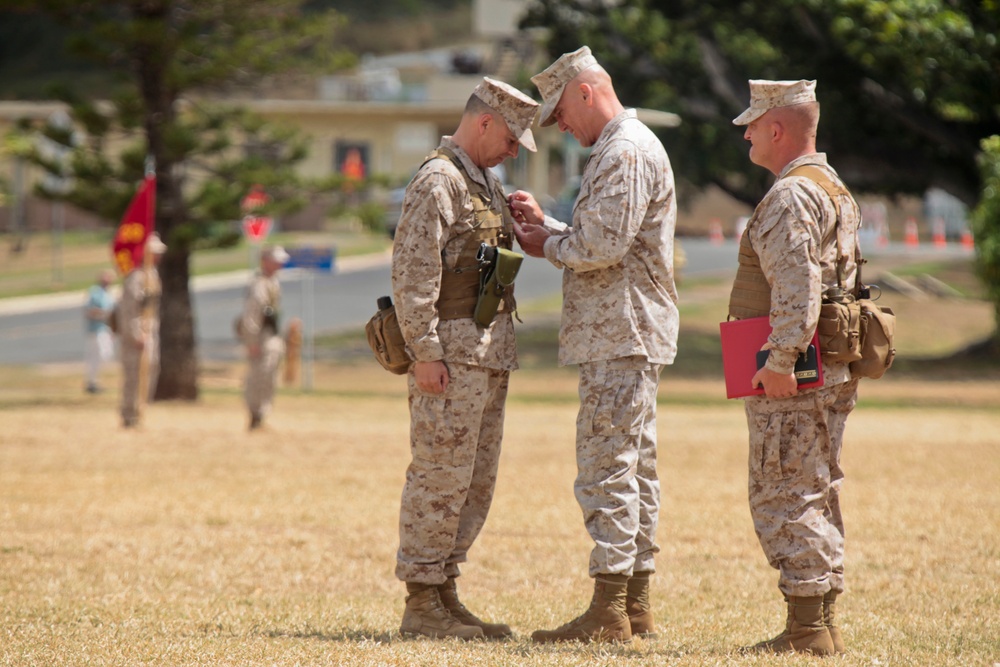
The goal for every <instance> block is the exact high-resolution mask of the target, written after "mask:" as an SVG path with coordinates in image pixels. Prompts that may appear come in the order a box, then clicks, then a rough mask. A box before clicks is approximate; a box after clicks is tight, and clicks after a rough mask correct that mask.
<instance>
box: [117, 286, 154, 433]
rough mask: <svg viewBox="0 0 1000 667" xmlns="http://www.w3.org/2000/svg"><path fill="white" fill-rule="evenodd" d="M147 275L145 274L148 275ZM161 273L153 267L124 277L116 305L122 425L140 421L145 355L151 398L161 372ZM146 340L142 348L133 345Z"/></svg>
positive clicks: (146, 378) (147, 398)
mask: <svg viewBox="0 0 1000 667" xmlns="http://www.w3.org/2000/svg"><path fill="white" fill-rule="evenodd" d="M147 272H148V273H147ZM161 291H162V286H161V284H160V274H159V272H158V271H157V270H156V268H155V267H150V268H149V269H144V268H137V269H133V270H132V271H130V272H129V274H128V275H127V276H125V280H124V282H123V284H122V295H121V298H120V300H119V302H118V322H119V325H118V326H119V329H118V332H119V335H120V336H121V358H122V402H121V415H122V422H123V423H124V424H125V425H133V424H135V423H136V421H137V420H138V419H139V393H140V385H141V384H143V383H142V382H141V379H142V377H141V376H142V373H141V370H140V369H141V368H142V365H143V355H146V360H145V363H146V377H145V385H146V387H147V391H148V394H147V396H146V400H149V399H150V398H152V395H153V393H154V392H155V391H156V381H157V379H158V378H159V373H160V294H161ZM144 337H145V339H146V344H145V347H144V348H143V349H140V348H138V347H137V346H136V345H137V343H138V342H139V341H141V340H142V339H143V338H144Z"/></svg>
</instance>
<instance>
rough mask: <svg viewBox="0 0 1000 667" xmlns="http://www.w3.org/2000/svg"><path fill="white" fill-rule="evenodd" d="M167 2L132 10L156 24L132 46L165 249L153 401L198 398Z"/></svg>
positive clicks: (168, 3) (157, 219)
mask: <svg viewBox="0 0 1000 667" xmlns="http://www.w3.org/2000/svg"><path fill="white" fill-rule="evenodd" d="M173 9H174V7H173V5H172V3H170V2H148V3H139V4H136V5H134V6H133V7H132V11H133V12H134V15H135V17H136V18H138V19H142V20H144V21H147V22H149V23H150V24H151V25H156V24H159V25H162V26H163V30H162V31H161V32H153V33H150V34H148V35H144V36H145V37H146V39H145V41H137V42H136V43H135V46H134V50H133V52H132V56H133V67H134V68H135V76H136V80H137V83H138V85H139V91H140V94H141V95H142V99H143V103H144V105H145V122H144V125H145V130H146V141H147V146H148V154H150V155H152V156H153V158H154V160H155V161H156V201H157V206H156V229H157V231H159V233H160V236H162V237H163V240H164V241H165V242H166V244H167V252H166V254H165V255H164V257H163V260H162V261H161V263H160V279H161V281H162V282H163V295H162V298H161V301H160V374H159V381H158V382H157V385H156V391H155V393H154V394H153V397H154V399H156V400H164V399H178V398H179V399H185V400H195V399H197V398H198V362H197V358H196V356H195V336H194V332H195V326H194V313H193V311H192V309H191V292H190V288H189V286H188V279H189V278H190V270H189V266H188V262H189V259H190V257H191V247H190V244H189V242H188V241H187V240H186V239H184V238H183V235H175V234H174V233H173V232H174V231H175V230H177V229H179V228H180V227H181V226H182V225H183V224H184V223H185V222H187V209H186V207H185V203H184V194H183V192H182V191H181V185H180V181H179V179H178V175H177V174H176V173H175V169H174V166H175V158H174V157H173V156H172V154H171V152H170V151H169V150H168V149H167V142H166V139H165V135H166V133H167V132H168V130H169V128H171V127H172V126H173V124H174V121H175V118H176V109H175V104H176V101H177V94H176V91H175V90H174V89H173V88H172V86H171V85H170V83H169V81H168V77H167V71H166V70H167V64H168V63H169V62H171V60H172V58H173V56H174V54H173V53H172V51H171V50H172V49H173V48H175V43H176V40H174V39H172V38H171V37H170V35H169V34H168V33H169V30H170V27H169V26H170V20H169V18H170V13H171V11H172V10H173Z"/></svg>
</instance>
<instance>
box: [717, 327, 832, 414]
mask: <svg viewBox="0 0 1000 667" xmlns="http://www.w3.org/2000/svg"><path fill="white" fill-rule="evenodd" d="M770 335H771V323H770V320H769V318H768V317H767V316H766V315H764V316H763V317H751V318H748V319H745V320H731V321H729V322H722V323H721V324H719V336H720V338H721V339H722V371H723V373H724V374H725V376H726V398H742V397H744V396H756V395H758V394H763V393H764V390H763V389H760V388H758V387H751V386H750V380H752V379H753V376H754V375H756V373H757V352H759V351H760V348H762V347H764V344H765V343H766V342H767V337H768V336H770ZM812 345H815V346H816V365H817V367H818V368H817V370H818V371H819V376H818V377H817V379H816V380H814V381H812V382H800V383H799V389H809V388H810V387H820V386H822V385H823V360H822V359H821V358H820V349H819V334H818V333H814V334H813V339H812Z"/></svg>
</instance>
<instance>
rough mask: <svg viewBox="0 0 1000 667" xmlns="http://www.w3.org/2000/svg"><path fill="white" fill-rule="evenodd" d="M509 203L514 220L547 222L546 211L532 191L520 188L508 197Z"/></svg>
mask: <svg viewBox="0 0 1000 667" xmlns="http://www.w3.org/2000/svg"><path fill="white" fill-rule="evenodd" d="M507 204H508V205H509V206H510V211H511V213H512V214H513V215H514V220H516V221H517V222H520V223H522V224H529V225H541V224H544V223H545V213H543V212H542V207H541V206H539V205H538V202H537V201H535V198H534V197H533V196H531V193H530V192H525V191H524V190H518V191H516V192H514V193H512V194H511V195H510V196H509V197H507Z"/></svg>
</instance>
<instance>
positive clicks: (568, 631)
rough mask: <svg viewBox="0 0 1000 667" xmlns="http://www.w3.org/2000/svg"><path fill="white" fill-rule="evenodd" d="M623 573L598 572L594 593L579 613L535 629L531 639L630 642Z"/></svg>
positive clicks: (626, 580)
mask: <svg viewBox="0 0 1000 667" xmlns="http://www.w3.org/2000/svg"><path fill="white" fill-rule="evenodd" d="M627 582H628V577H627V576H626V575H624V574H599V575H597V578H596V579H594V597H593V598H591V600H590V607H589V608H588V609H587V611H585V612H583V614H581V615H580V616H578V617H576V618H575V619H573V620H572V621H570V622H569V623H566V624H565V625H561V626H559V627H558V628H556V629H555V630H535V632H533V633H531V640H532V641H535V642H538V643H540V644H547V643H551V642H571V641H581V642H630V641H632V630H631V628H630V627H629V622H628V614H627V613H626V611H625V589H626V587H627V585H628V584H627Z"/></svg>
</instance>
